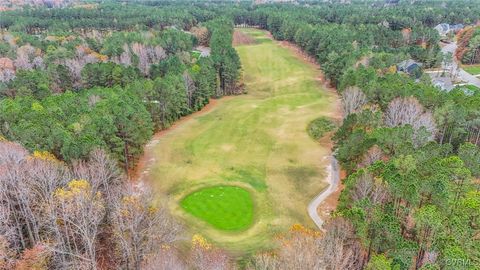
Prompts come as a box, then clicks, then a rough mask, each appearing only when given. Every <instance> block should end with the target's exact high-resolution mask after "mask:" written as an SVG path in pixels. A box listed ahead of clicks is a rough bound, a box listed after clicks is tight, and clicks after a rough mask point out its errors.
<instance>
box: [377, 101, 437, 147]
mask: <svg viewBox="0 0 480 270" xmlns="http://www.w3.org/2000/svg"><path fill="white" fill-rule="evenodd" d="M384 122H385V125H387V126H389V127H397V126H403V125H411V126H412V128H413V129H414V131H415V135H414V136H416V135H418V131H419V130H420V129H421V128H422V127H424V128H425V129H426V131H428V132H429V134H430V135H429V136H428V138H427V139H428V140H430V141H431V140H433V139H434V137H435V135H436V131H437V129H436V125H435V121H434V119H433V116H432V114H431V113H430V112H425V109H424V108H423V106H422V104H420V102H418V100H417V99H416V98H413V97H409V98H395V99H394V100H392V101H391V102H390V104H389V105H388V108H387V111H386V112H385V118H384ZM414 139H415V138H414ZM418 139H419V138H418Z"/></svg>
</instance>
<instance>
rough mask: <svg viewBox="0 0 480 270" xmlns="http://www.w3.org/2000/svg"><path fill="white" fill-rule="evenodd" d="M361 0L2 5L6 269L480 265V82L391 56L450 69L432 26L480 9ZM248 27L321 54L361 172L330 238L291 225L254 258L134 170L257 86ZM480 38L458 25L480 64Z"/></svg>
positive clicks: (469, 20)
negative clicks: (224, 245)
mask: <svg viewBox="0 0 480 270" xmlns="http://www.w3.org/2000/svg"><path fill="white" fill-rule="evenodd" d="M352 2H353V3H352V4H331V3H320V2H310V1H308V2H302V1H299V4H298V5H291V4H267V5H252V4H251V2H250V1H248V2H240V3H231V2H222V1H215V2H201V1H193V2H189V1H178V2H177V1H173V2H170V1H142V2H123V3H122V4H118V3H113V2H112V3H110V2H109V3H100V4H97V5H96V6H95V8H92V9H84V8H62V9H48V8H23V9H18V10H13V11H4V12H2V13H1V16H0V28H1V29H2V30H1V32H0V65H1V66H0V152H1V155H0V201H1V202H2V203H1V204H0V269H70V268H75V269H77V268H78V269H96V268H104V267H105V268H108V267H110V268H113V269H116V268H121V269H234V268H235V267H237V266H238V267H240V268H246V269H424V270H426V269H479V268H480V245H479V241H480V240H479V238H480V227H479V226H480V224H479V222H480V220H479V217H480V183H479V180H478V179H479V178H480V148H479V145H480V92H473V93H472V92H468V91H465V89H464V88H462V87H457V88H455V89H454V90H452V91H449V92H446V91H440V90H439V89H438V88H436V87H434V86H433V85H432V84H431V82H430V79H429V77H428V76H426V75H422V74H415V75H406V74H402V73H397V72H396V69H394V68H392V67H395V65H396V64H398V63H399V62H401V61H403V60H407V59H414V60H416V61H418V62H420V63H422V64H423V66H424V67H425V68H432V67H439V66H440V65H441V62H442V61H443V59H444V55H443V54H442V52H441V48H440V45H439V42H440V36H439V34H438V33H437V31H436V30H435V29H433V27H434V26H435V25H437V24H439V23H442V22H447V23H452V24H453V23H462V24H465V25H469V24H474V23H476V22H477V20H478V19H480V16H479V14H480V5H478V2H477V1H473V0H472V1H470V0H460V1H453V0H450V1H442V2H437V1H415V2H414V3H411V1H400V3H399V4H397V5H385V4H384V1H352ZM234 25H238V26H252V27H259V28H262V29H265V30H268V31H269V32H271V34H272V35H273V37H274V38H275V39H277V40H284V41H289V42H291V43H294V44H296V45H298V46H299V47H300V48H301V49H303V50H304V51H305V52H306V53H308V54H309V55H310V56H312V57H314V58H315V60H316V61H317V62H318V63H319V64H320V65H321V69H322V71H323V72H324V74H325V76H326V78H327V79H328V81H329V83H330V85H331V86H335V87H336V89H337V90H338V93H339V95H340V96H341V98H342V104H343V122H342V123H341V125H340V127H339V128H338V129H337V130H336V132H335V134H334V136H333V141H334V153H335V157H336V158H337V159H338V161H339V162H340V165H341V167H342V169H344V170H345V172H346V174H347V176H346V178H345V179H344V180H343V184H344V189H343V191H342V193H341V195H340V200H339V205H338V208H337V209H336V211H334V213H333V218H332V219H331V220H330V221H329V222H328V224H326V227H325V228H326V233H325V234H320V233H317V232H316V231H313V230H310V229H307V228H304V227H293V228H292V230H291V231H289V232H287V233H285V234H284V235H283V236H282V237H283V239H288V243H289V244H288V245H284V244H280V245H279V246H278V248H276V249H274V250H267V251H259V252H258V253H256V254H250V255H249V256H246V257H244V258H241V259H240V260H239V261H238V262H237V261H235V259H233V258H231V257H229V254H228V253H227V252H225V251H223V250H221V249H219V248H216V247H214V246H212V244H210V243H209V242H208V241H207V240H205V239H203V238H202V237H201V236H197V237H194V241H193V242H192V244H191V247H189V248H188V249H185V248H184V247H179V246H178V245H176V242H177V240H178V238H179V235H180V234H181V231H182V228H181V225H179V224H178V223H177V222H176V221H175V220H174V219H173V218H171V217H170V215H169V214H168V213H167V211H166V210H165V209H163V208H157V207H154V206H153V203H152V200H153V199H152V195H151V194H149V193H148V192H147V191H144V190H141V189H140V190H137V189H132V188H128V187H126V186H128V185H126V182H127V177H125V175H124V171H128V169H131V168H133V167H134V165H135V162H136V160H137V159H138V157H139V156H140V155H141V153H142V149H143V146H144V145H145V144H146V143H147V142H148V140H149V139H150V138H151V136H152V134H153V133H154V132H155V131H158V130H162V129H165V128H168V127H169V126H170V125H172V124H173V123H174V122H175V121H176V120H178V119H179V118H180V117H182V116H185V115H188V114H190V113H192V112H195V111H198V110H200V109H201V108H203V107H204V106H205V105H206V104H208V102H209V100H210V99H211V98H218V97H222V96H225V95H235V94H240V93H242V91H243V89H242V77H241V64H240V59H239V57H238V55H237V53H236V51H235V49H234V48H233V47H232V33H233V29H234ZM479 36H480V34H479V31H478V28H473V27H472V28H469V30H465V31H461V32H460V33H459V34H458V39H459V40H460V42H461V43H460V44H463V47H462V48H463V49H462V51H461V52H462V53H461V55H460V56H458V55H457V57H458V59H459V60H461V61H462V62H464V63H469V64H470V63H478V60H479V57H480V56H479V55H478V49H479V42H478V40H479V39H478V37H479ZM198 46H200V47H198ZM205 47H208V48H209V50H208V52H209V53H207V55H204V54H203V53H202V52H201V51H200V50H202V48H205ZM417 75H420V76H417ZM119 168H122V169H119ZM110 247H115V248H114V249H111V248H110ZM112 250H115V252H112ZM307 251H308V252H307ZM112 253H113V254H112Z"/></svg>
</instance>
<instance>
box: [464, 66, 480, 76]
mask: <svg viewBox="0 0 480 270" xmlns="http://www.w3.org/2000/svg"><path fill="white" fill-rule="evenodd" d="M462 68H463V69H464V70H465V71H466V72H468V73H470V74H472V75H478V74H480V65H463V66H462Z"/></svg>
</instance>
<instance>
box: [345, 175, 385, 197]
mask: <svg viewBox="0 0 480 270" xmlns="http://www.w3.org/2000/svg"><path fill="white" fill-rule="evenodd" d="M350 196H351V198H352V200H353V201H360V200H362V199H365V198H368V199H369V201H370V202H371V203H373V204H382V203H384V202H386V200H387V199H388V188H387V187H386V186H385V185H384V184H383V183H382V182H381V180H377V179H375V178H374V177H373V176H372V175H371V174H369V173H364V174H362V175H360V176H359V177H358V179H357V182H356V183H355V186H354V187H353V189H352V190H351V191H350Z"/></svg>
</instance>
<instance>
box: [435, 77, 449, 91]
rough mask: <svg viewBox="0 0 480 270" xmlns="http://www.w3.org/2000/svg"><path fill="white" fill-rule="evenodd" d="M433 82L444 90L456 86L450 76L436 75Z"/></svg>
mask: <svg viewBox="0 0 480 270" xmlns="http://www.w3.org/2000/svg"><path fill="white" fill-rule="evenodd" d="M432 84H433V85H434V86H436V87H439V88H440V89H442V90H445V91H450V90H452V89H453V88H454V86H453V82H452V79H450V78H448V77H436V78H433V79H432Z"/></svg>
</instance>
